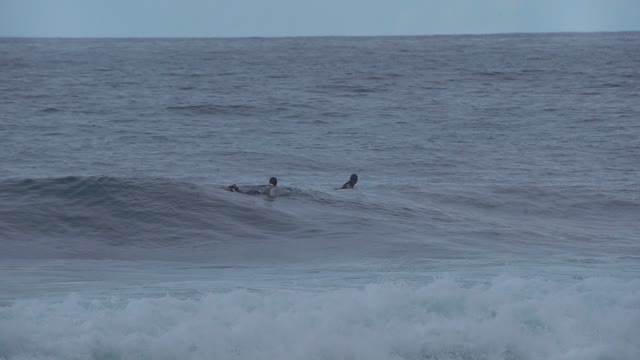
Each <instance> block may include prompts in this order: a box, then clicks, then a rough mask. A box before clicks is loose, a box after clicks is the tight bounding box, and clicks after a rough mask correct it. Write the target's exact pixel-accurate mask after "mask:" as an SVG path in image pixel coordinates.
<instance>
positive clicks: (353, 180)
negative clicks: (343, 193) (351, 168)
mask: <svg viewBox="0 0 640 360" xmlns="http://www.w3.org/2000/svg"><path fill="white" fill-rule="evenodd" d="M357 182H358V175H356V174H351V177H350V178H349V181H347V182H346V183H344V185H342V187H341V188H340V189H353V188H354V187H355V186H356V183H357Z"/></svg>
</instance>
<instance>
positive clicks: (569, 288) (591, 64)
mask: <svg viewBox="0 0 640 360" xmlns="http://www.w3.org/2000/svg"><path fill="white" fill-rule="evenodd" d="M352 173H355V174H357V175H358V177H359V181H358V183H357V185H356V188H355V189H353V190H336V189H337V188H339V187H340V186H342V184H344V183H345V182H346V181H347V180H348V179H349V176H350V175H351V174H352ZM639 175H640V33H638V32H627V33H625V32H620V33H559V34H501V35H479V36H417V37H326V38H323V37H317V38H245V39H28V38H4V39H0V360H27V359H37V360H44V359H47V360H48V359H56V360H57V359H96V360H98V359H99V360H107V359H109V360H116V359H123V360H124V359H127V360H129V359H136V360H143V359H154V360H164V359H167V360H168V359H181V360H185V359H193V360H199V359H238V360H245V359H283V360H284V359H296V360H300V359H317V360H332V359H336V360H338V359H341V360H342V359H354V360H355V359H367V360H377V359H380V360H391V359H394V360H400V359H403V360H404V359H407V360H418V359H421V360H422V359H425V360H426V359H429V360H485V359H486V360H493V359H504V360H537V359H546V360H637V359H639V358H640V194H639V191H638V190H639V189H640V180H639V179H640V176H639ZM272 176H274V177H277V179H278V186H277V187H276V190H277V191H276V193H275V196H266V195H248V194H242V193H236V192H229V191H225V188H226V187H227V186H229V185H230V184H237V185H238V186H239V188H240V189H243V188H244V189H250V188H252V187H253V186H257V185H266V184H267V183H268V181H269V178H270V177H272Z"/></svg>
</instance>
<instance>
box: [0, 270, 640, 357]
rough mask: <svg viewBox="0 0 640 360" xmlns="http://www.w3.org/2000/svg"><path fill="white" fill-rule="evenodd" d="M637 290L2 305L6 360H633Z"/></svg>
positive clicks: (511, 280) (539, 288)
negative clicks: (346, 359) (349, 359)
mask: <svg viewBox="0 0 640 360" xmlns="http://www.w3.org/2000/svg"><path fill="white" fill-rule="evenodd" d="M639 285H640V284H638V281H637V280H635V281H632V282H631V283H629V282H623V281H617V280H612V279H606V278H602V279H598V278H593V279H589V280H584V281H581V282H579V283H576V284H574V285H567V284H561V283H553V282H549V281H542V280H531V279H529V280H527V279H523V278H517V277H505V276H503V277H497V278H494V279H493V280H492V281H491V282H489V283H486V284H483V285H476V286H471V287H462V286H460V285H458V284H456V283H455V282H454V281H452V280H450V279H438V280H435V281H434V282H432V283H430V284H426V285H421V286H412V285H408V284H393V283H383V284H375V285H369V286H366V287H364V288H359V289H338V290H330V291H323V292H291V291H283V290H269V291H249V290H233V291H229V292H221V293H209V294H205V295H203V296H200V297H196V298H178V297H172V296H166V297H161V298H143V299H130V298H118V297H112V298H110V299H103V300H96V299H90V298H83V297H81V296H78V295H71V296H68V297H66V298H64V299H62V300H61V301H58V302H50V301H47V300H41V299H34V300H22V301H16V302H14V303H13V304H11V305H10V306H6V307H0V318H1V319H2V321H1V322H0V358H3V359H80V358H82V359H133V358H135V359H140V360H144V359H154V360H162V359H193V360H198V359H212V358H213V359H256V358H270V359H345V358H351V359H365V358H366V359H380V360H387V359H398V360H400V359H403V360H404V359H407V360H409V359H434V360H435V359H441V360H445V359H447V360H454V359H469V360H489V359H501V360H502V359H503V360H526V359H558V360H578V359H580V360H599V359H616V360H634V359H636V358H637V355H638V354H639V353H640V344H638V342H637V334H639V333H640V308H639V307H638V304H639V303H640V294H639V293H638V292H637V291H635V292H634V291H629V290H630V289H633V288H635V289H637V288H638V286H639Z"/></svg>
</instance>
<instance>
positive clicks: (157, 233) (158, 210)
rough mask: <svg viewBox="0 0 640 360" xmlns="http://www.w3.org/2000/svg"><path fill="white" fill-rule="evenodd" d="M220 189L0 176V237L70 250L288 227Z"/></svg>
mask: <svg viewBox="0 0 640 360" xmlns="http://www.w3.org/2000/svg"><path fill="white" fill-rule="evenodd" d="M216 190H220V189H218V188H216ZM226 195H227V194H226V193H225V192H223V191H211V190H210V189H208V188H206V187H202V186H196V185H194V184H190V183H186V182H180V181H173V180H168V179H162V178H115V177H76V176H68V177H60V178H42V179H15V180H6V181H2V182H0V199H2V204H1V205H0V240H3V241H7V240H12V241H18V242H25V241H35V240H46V241H47V242H49V243H52V245H54V246H56V247H62V248H64V249H63V252H65V253H71V254H72V253H74V252H77V251H79V250H82V249H91V248H94V249H95V246H96V244H95V243H96V242H97V243H99V244H102V245H106V246H110V247H113V246H116V247H117V246H130V245H135V246H137V247H142V248H154V247H163V246H170V247H190V246H197V245H195V244H197V243H202V242H206V243H209V244H215V243H218V242H222V241H224V240H225V239H229V238H235V239H243V238H256V237H261V236H262V237H264V236H266V235H268V234H278V233H286V232H287V231H291V230H293V227H292V226H291V224H292V222H291V221H287V217H286V215H283V214H280V213H278V212H277V211H270V212H269V211H259V210H258V209H256V208H255V207H254V206H252V204H250V203H246V202H244V203H242V202H237V201H234V200H233V199H230V198H229V197H228V196H226ZM74 239H76V240H77V241H76V242H74V241H73V240H74ZM87 242H93V243H94V244H88V243H87Z"/></svg>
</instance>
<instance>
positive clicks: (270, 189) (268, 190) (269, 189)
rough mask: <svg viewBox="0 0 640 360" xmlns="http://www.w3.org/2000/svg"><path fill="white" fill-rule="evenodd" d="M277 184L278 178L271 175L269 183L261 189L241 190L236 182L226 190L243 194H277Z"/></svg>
mask: <svg viewBox="0 0 640 360" xmlns="http://www.w3.org/2000/svg"><path fill="white" fill-rule="evenodd" d="M277 185H278V179H276V178H275V177H271V179H269V184H268V185H265V187H264V188H263V189H262V190H260V189H249V190H240V188H239V187H238V185H236V184H231V185H229V186H227V188H226V190H227V191H231V192H238V193H241V194H247V195H269V196H275V193H276V186H277Z"/></svg>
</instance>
